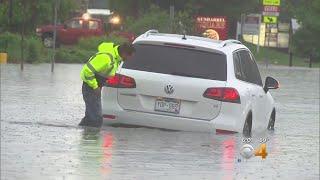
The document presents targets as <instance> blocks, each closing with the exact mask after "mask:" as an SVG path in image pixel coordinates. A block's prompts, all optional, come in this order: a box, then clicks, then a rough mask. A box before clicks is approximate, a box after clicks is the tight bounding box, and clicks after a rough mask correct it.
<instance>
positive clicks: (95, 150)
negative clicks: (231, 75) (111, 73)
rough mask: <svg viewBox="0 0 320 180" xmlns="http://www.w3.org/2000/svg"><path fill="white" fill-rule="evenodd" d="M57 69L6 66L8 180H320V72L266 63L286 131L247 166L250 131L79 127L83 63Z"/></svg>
mask: <svg viewBox="0 0 320 180" xmlns="http://www.w3.org/2000/svg"><path fill="white" fill-rule="evenodd" d="M55 68H56V69H55V73H54V74H51V72H50V66H49V65H48V64H40V65H26V66H25V70H24V72H20V71H19V66H18V65H11V64H9V65H1V179H61V180H62V179H77V180H78V179H225V180H230V179H310V180H311V179H319V69H307V68H287V67H274V66H269V68H268V69H267V68H265V67H264V66H260V70H261V73H262V76H263V77H266V75H270V76H272V77H274V78H276V79H278V80H279V81H280V84H281V87H280V89H279V90H271V93H272V95H273V97H274V99H275V101H276V104H277V106H276V107H277V119H276V129H275V131H274V132H272V133H266V134H264V135H263V136H265V137H267V138H268V139H269V141H268V142H267V149H268V153H269V155H268V157H267V158H266V159H265V160H262V159H261V158H258V157H253V158H251V159H249V160H244V159H242V158H241V156H240V153H239V149H240V147H241V146H242V145H243V143H242V141H241V140H242V137H241V134H231V135H230V134H229V135H217V134H215V133H212V134H208V133H196V132H179V131H163V130H158V129H148V128H113V127H103V129H102V130H101V131H99V132H97V131H95V130H92V129H83V128H79V127H78V126H77V124H78V123H79V121H80V119H81V118H82V116H83V113H84V103H83V101H82V95H81V81H80V78H79V72H80V69H81V65H66V64H57V65H56V67H55ZM259 138H261V137H258V136H257V137H254V138H253V141H254V142H253V146H254V147H257V146H258V145H259V142H258V139H259Z"/></svg>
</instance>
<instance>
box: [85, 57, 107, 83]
mask: <svg viewBox="0 0 320 180" xmlns="http://www.w3.org/2000/svg"><path fill="white" fill-rule="evenodd" d="M110 62H111V60H110V58H109V56H107V55H104V54H99V55H97V56H96V57H95V58H93V59H92V60H91V61H90V62H89V64H86V65H85V66H84V69H83V71H84V78H85V79H84V81H85V82H86V83H87V84H88V85H89V86H90V87H91V88H92V89H97V88H98V82H97V79H96V77H95V73H96V72H101V70H102V69H104V68H107V66H109V65H110ZM90 65H91V66H90Z"/></svg>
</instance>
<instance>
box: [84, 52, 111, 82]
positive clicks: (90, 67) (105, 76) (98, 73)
mask: <svg viewBox="0 0 320 180" xmlns="http://www.w3.org/2000/svg"><path fill="white" fill-rule="evenodd" d="M100 54H106V55H108V56H109V58H110V60H111V68H110V69H109V70H108V71H107V73H106V74H107V75H105V74H102V73H100V72H98V71H96V69H94V67H93V66H92V65H91V64H90V61H91V60H92V59H93V58H95V57H96V56H97V55H100ZM113 65H114V61H113V56H112V54H110V53H97V54H95V55H94V56H92V57H91V58H90V59H89V60H88V62H87V67H88V68H89V69H90V70H91V71H92V72H93V73H94V74H97V75H99V76H101V77H104V78H107V77H108V75H109V73H110V72H111V71H112V69H113ZM91 78H92V77H86V79H88V80H90V79H91ZM92 79H94V77H93V78H92Z"/></svg>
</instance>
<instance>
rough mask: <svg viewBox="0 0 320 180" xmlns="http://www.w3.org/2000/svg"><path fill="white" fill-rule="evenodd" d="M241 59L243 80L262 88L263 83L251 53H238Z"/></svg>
mask: <svg viewBox="0 0 320 180" xmlns="http://www.w3.org/2000/svg"><path fill="white" fill-rule="evenodd" d="M238 53H239V55H240V59H241V71H242V76H243V79H242V80H245V81H247V82H250V83H254V84H257V85H260V86H262V81H261V77H260V73H259V70H258V66H257V64H256V63H255V62H254V59H253V58H252V57H251V54H250V53H249V51H246V50H242V51H239V52H238Z"/></svg>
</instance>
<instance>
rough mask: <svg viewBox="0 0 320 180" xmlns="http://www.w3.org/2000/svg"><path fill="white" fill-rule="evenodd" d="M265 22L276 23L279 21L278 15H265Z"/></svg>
mask: <svg viewBox="0 0 320 180" xmlns="http://www.w3.org/2000/svg"><path fill="white" fill-rule="evenodd" d="M263 22H264V23H269V24H275V23H277V22H278V18H277V16H263Z"/></svg>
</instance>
